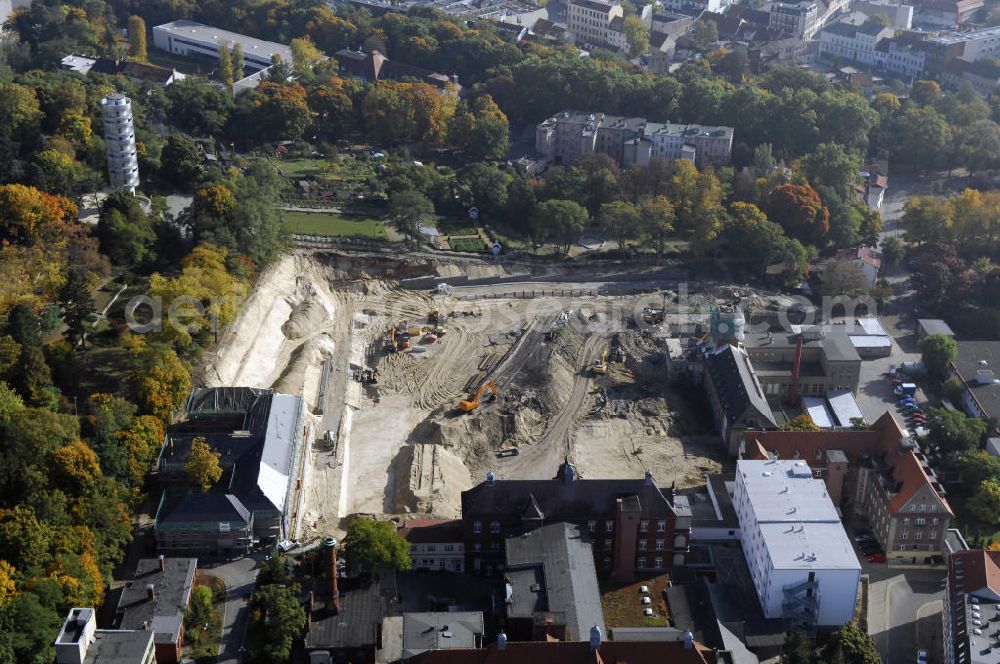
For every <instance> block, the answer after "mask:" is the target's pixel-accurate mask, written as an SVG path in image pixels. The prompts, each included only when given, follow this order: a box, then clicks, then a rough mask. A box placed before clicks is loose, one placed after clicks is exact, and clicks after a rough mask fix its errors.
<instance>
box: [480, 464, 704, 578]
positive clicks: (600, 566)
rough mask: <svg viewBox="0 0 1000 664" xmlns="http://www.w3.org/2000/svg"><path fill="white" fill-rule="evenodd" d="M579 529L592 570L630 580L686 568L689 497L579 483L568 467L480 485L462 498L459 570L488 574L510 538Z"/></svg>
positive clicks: (626, 485) (646, 483)
mask: <svg viewBox="0 0 1000 664" xmlns="http://www.w3.org/2000/svg"><path fill="white" fill-rule="evenodd" d="M560 522H566V523H573V524H584V525H586V527H587V532H588V533H589V534H590V535H591V537H592V541H591V548H592V549H593V554H594V560H595V564H596V568H597V570H598V572H599V573H600V574H602V575H607V574H610V575H612V576H613V577H614V578H616V579H619V580H629V579H632V578H633V577H634V575H635V572H636V570H643V571H644V572H645V571H651V570H656V569H668V568H671V567H677V566H682V565H684V557H685V554H686V553H687V551H688V539H689V536H690V530H691V523H690V522H691V512H690V507H689V506H688V503H687V499H686V498H684V497H683V496H675V495H674V492H673V489H671V488H663V487H658V486H657V485H656V483H655V481H654V480H653V476H652V475H651V474H650V473H648V472H647V473H646V476H645V477H644V478H643V479H637V480H601V479H579V478H578V477H577V475H576V468H575V467H574V466H573V464H571V463H569V462H568V461H567V462H565V463H563V464H562V465H560V467H559V470H558V472H557V473H556V477H555V478H554V479H551V480H498V479H495V478H494V477H493V474H492V473H488V474H487V477H486V481H485V482H482V483H480V484H477V485H476V486H474V487H473V488H471V489H469V490H468V491H463V492H462V527H463V529H464V542H465V569H466V570H467V571H470V572H475V573H477V574H486V575H487V576H490V575H493V574H495V573H497V572H499V571H500V569H501V566H502V565H503V564H504V561H505V555H504V547H505V544H506V542H507V541H508V540H507V538H508V536H510V535H520V534H523V533H527V532H529V531H531V530H534V529H536V528H540V527H541V526H543V525H546V524H550V523H560Z"/></svg>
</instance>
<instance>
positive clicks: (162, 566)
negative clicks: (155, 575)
mask: <svg viewBox="0 0 1000 664" xmlns="http://www.w3.org/2000/svg"><path fill="white" fill-rule="evenodd" d="M166 566H167V565H166V562H165V561H164V558H163V554H162V553H161V554H160V571H161V572H162V571H163V570H164V568H166Z"/></svg>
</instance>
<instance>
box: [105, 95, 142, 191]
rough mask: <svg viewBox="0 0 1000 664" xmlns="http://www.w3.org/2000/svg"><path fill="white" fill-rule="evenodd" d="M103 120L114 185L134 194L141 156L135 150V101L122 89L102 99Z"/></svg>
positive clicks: (112, 184)
mask: <svg viewBox="0 0 1000 664" xmlns="http://www.w3.org/2000/svg"><path fill="white" fill-rule="evenodd" d="M101 119H102V120H103V121H104V143H105V145H106V147H107V153H108V176H109V177H110V179H111V186H112V187H113V188H115V189H127V190H128V191H129V192H130V193H133V194H134V193H135V188H136V187H138V186H139V158H138V157H137V156H136V151H135V127H134V126H133V124H132V100H131V99H129V98H128V97H126V96H125V95H124V94H122V93H120V92H115V93H114V94H110V95H108V96H107V97H105V98H104V99H102V100H101Z"/></svg>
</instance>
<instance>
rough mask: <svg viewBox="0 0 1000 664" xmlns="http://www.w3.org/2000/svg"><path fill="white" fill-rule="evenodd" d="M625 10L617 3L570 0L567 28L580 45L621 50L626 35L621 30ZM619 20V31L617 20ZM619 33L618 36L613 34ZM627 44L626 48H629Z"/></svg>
mask: <svg viewBox="0 0 1000 664" xmlns="http://www.w3.org/2000/svg"><path fill="white" fill-rule="evenodd" d="M624 13H625V12H624V10H623V9H622V6H621V5H620V4H618V3H617V2H609V1H607V0H570V3H569V7H568V9H567V14H566V28H567V29H568V30H569V31H570V32H572V33H573V35H574V36H575V37H576V41H577V42H578V43H580V42H583V43H586V44H596V45H601V46H612V47H614V48H620V47H621V46H620V45H621V41H622V39H624V33H623V32H622V30H621V24H622V20H623V19H624ZM616 19H617V29H616V28H615V26H614V24H615V20H616ZM613 33H617V34H613ZM627 45H628V44H627V43H626V47H627Z"/></svg>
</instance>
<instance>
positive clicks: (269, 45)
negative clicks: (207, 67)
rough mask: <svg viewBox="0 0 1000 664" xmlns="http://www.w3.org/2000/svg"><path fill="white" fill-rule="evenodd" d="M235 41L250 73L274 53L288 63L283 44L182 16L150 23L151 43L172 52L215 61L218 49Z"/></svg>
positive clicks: (289, 52) (270, 60) (288, 52)
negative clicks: (158, 23)
mask: <svg viewBox="0 0 1000 664" xmlns="http://www.w3.org/2000/svg"><path fill="white" fill-rule="evenodd" d="M236 44H239V45H240V47H241V48H242V49H243V61H244V63H245V65H246V67H247V69H248V70H250V71H252V72H256V71H259V70H261V69H267V68H268V67H270V66H271V65H272V64H274V58H275V56H277V58H278V59H280V61H281V62H283V63H285V64H288V65H291V64H292V49H291V47H289V46H286V45H285V44H278V43H275V42H269V41H264V40H263V39H257V38H255V37H248V36H247V35H241V34H239V33H238V32H230V31H229V30H223V29H222V28H216V27H213V26H210V25H204V24H202V23H197V22H195V21H188V20H186V19H182V20H178V21H171V22H170V23H164V24H162V25H156V26H153V46H155V47H156V48H158V49H160V50H163V51H167V52H168V53H173V54H174V55H182V56H186V57H190V56H195V57H197V56H202V57H205V58H210V59H211V60H213V61H214V60H217V59H218V57H219V49H220V48H222V47H226V48H230V49H231V48H232V47H233V46H235V45H236Z"/></svg>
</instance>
